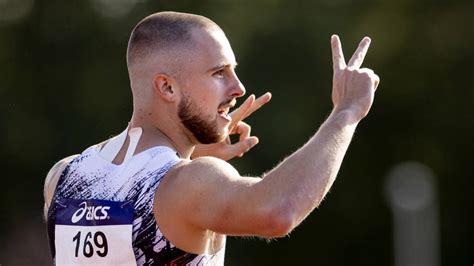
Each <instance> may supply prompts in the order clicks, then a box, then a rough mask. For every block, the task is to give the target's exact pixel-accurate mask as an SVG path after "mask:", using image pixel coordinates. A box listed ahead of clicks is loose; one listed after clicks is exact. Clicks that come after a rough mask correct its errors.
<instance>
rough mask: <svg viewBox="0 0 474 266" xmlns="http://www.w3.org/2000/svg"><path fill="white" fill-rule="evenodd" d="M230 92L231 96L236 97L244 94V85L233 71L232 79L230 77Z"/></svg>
mask: <svg viewBox="0 0 474 266" xmlns="http://www.w3.org/2000/svg"><path fill="white" fill-rule="evenodd" d="M230 93H231V95H232V97H235V98H238V97H242V96H244V95H245V87H244V84H242V82H240V80H239V78H238V77H237V74H235V72H234V73H233V79H232V85H231V90H230Z"/></svg>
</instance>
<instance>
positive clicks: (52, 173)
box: [43, 154, 79, 205]
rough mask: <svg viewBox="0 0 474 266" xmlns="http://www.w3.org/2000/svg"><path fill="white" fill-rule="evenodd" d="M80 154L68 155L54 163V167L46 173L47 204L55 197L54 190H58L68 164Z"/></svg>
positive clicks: (45, 191)
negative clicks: (60, 178)
mask: <svg viewBox="0 0 474 266" xmlns="http://www.w3.org/2000/svg"><path fill="white" fill-rule="evenodd" d="M77 156H79V154H75V155H71V156H69V157H66V158H64V159H62V160H60V161H58V162H57V163H55V164H54V165H53V167H52V168H51V169H50V170H49V172H48V174H47V175H46V179H45V181H44V191H43V193H44V200H45V203H46V204H47V205H49V203H50V202H51V200H52V198H53V194H54V191H55V190H56V185H57V183H58V180H59V177H61V174H62V173H63V171H64V169H65V168H66V166H67V165H68V164H69V163H70V162H71V161H72V160H74V159H75V158H76V157H77Z"/></svg>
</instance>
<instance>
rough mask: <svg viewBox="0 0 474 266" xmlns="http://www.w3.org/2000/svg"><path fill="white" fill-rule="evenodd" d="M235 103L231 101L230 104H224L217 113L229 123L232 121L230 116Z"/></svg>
mask: <svg viewBox="0 0 474 266" xmlns="http://www.w3.org/2000/svg"><path fill="white" fill-rule="evenodd" d="M234 105H235V102H234V101H231V102H230V103H229V104H224V105H221V106H220V107H219V109H218V110H217V113H218V114H219V116H220V117H222V118H224V119H225V120H227V121H229V122H230V121H231V117H230V116H229V110H230V108H232V107H234Z"/></svg>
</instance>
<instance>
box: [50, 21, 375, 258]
mask: <svg viewBox="0 0 474 266" xmlns="http://www.w3.org/2000/svg"><path fill="white" fill-rule="evenodd" d="M369 43H370V39H369V38H367V37H366V38H364V39H363V40H362V41H361V43H360V45H359V47H358V48H357V50H356V52H355V53H354V55H353V56H352V58H351V59H350V61H349V62H348V64H347V65H346V63H345V60H344V57H343V54H342V49H341V44H340V41H339V38H338V37H337V36H335V35H334V36H332V38H331V45H332V52H333V64H334V76H333V91H332V101H333V104H334V108H333V110H332V112H331V114H330V115H329V117H328V119H327V120H326V121H325V122H324V123H323V124H322V125H321V127H320V129H319V130H318V131H317V132H316V133H315V135H314V136H313V137H312V138H311V139H310V140H309V141H308V142H307V143H306V144H305V145H304V146H303V147H301V148H300V149H299V150H298V151H296V152H295V153H293V154H292V155H291V156H289V157H288V158H286V159H285V160H284V161H283V162H282V163H280V165H278V166H277V167H275V168H274V169H273V170H271V171H269V172H268V173H266V174H265V175H264V176H263V177H262V178H253V177H243V176H240V175H239V173H238V172H237V171H236V170H235V169H234V168H233V167H232V166H231V165H230V164H228V163H226V162H225V161H224V160H223V159H229V158H232V157H234V156H241V155H242V154H243V153H244V152H245V151H247V150H248V149H250V148H251V147H252V146H253V145H255V144H256V143H257V142H258V139H257V138H256V137H250V127H249V126H248V125H246V124H244V123H243V122H242V121H241V120H242V119H244V118H245V117H246V116H248V115H249V114H250V113H252V112H253V111H255V110H256V109H258V108H259V107H260V106H262V105H263V104H264V103H266V102H268V101H269V100H270V95H269V94H266V95H264V96H262V97H261V98H259V99H257V100H255V99H254V97H253V96H251V97H249V98H248V99H247V101H245V102H244V103H243V104H242V106H241V107H240V108H239V109H237V110H236V111H234V112H233V113H232V116H230V115H229V109H230V108H231V107H233V106H234V105H235V101H236V98H238V97H241V96H243V95H244V94H245V89H244V87H243V85H242V84H241V82H240V81H239V79H238V78H237V76H236V74H235V71H234V70H235V67H236V65H237V63H236V59H235V56H234V54H233V51H232V49H231V46H230V44H229V42H228V40H227V38H226V37H225V35H224V32H223V31H222V30H221V29H220V28H219V27H218V26H217V25H216V24H215V23H214V22H212V21H210V20H209V19H207V18H204V17H201V16H197V15H191V14H183V13H175V12H161V13H156V14H153V15H151V16H149V17H147V18H145V19H143V20H142V21H141V22H140V23H139V24H138V25H137V26H136V27H135V28H134V30H133V32H132V34H131V37H130V41H129V45H128V50H127V66H128V70H129V76H130V84H131V88H132V92H133V106H134V110H133V115H132V118H131V120H130V124H129V126H128V128H127V130H125V131H124V132H123V133H122V134H120V135H118V136H117V137H115V138H112V139H110V140H108V141H106V142H104V143H101V144H99V145H94V146H92V147H90V148H89V149H87V150H86V151H84V152H83V153H82V154H81V155H79V156H74V157H69V158H66V159H64V160H63V161H61V162H59V163H58V164H56V165H55V166H54V167H53V169H52V170H51V171H50V173H49V174H48V177H47V180H46V183H45V203H46V204H45V209H47V210H48V214H47V219H48V233H49V237H50V245H51V250H52V254H53V257H54V259H55V263H56V264H101V265H106V264H108V265H110V264H119V265H129V264H135V263H137V264H139V265H143V264H146V265H149V264H156V265H181V264H189V265H201V264H212V265H214V264H217V265H221V264H223V261H224V250H225V241H226V236H227V235H234V236H260V237H267V238H273V237H282V236H285V235H287V234H288V233H289V232H290V231H291V230H293V228H295V227H296V226H298V225H299V224H300V223H301V221H302V220H303V219H304V218H305V217H306V216H307V215H308V214H309V213H310V212H311V211H312V210H314V209H315V208H316V207H317V206H318V205H319V204H320V202H321V201H322V199H323V198H324V196H325V194H326V193H327V192H328V190H329V188H330V187H331V185H332V183H333V182H334V179H335V177H336V174H337V172H338V170H339V167H340V165H341V163H342V159H343V157H344V154H345V152H346V150H347V147H348V145H349V143H350V140H351V138H352V135H353V133H354V130H355V128H356V126H357V125H358V123H359V122H360V120H361V119H362V118H364V117H365V116H366V115H367V113H368V112H369V109H370V107H371V105H372V102H373V97H374V92H375V89H376V88H377V85H378V83H379V78H378V76H377V75H376V74H374V72H373V71H372V70H370V69H367V68H360V66H361V64H362V61H363V59H364V57H365V54H366V52H367V49H368V47H369ZM231 133H237V134H240V140H239V142H238V143H237V144H238V145H239V148H236V147H235V146H232V144H229V143H228V142H227V141H226V139H227V137H228V135H229V134H231ZM203 144H209V145H203ZM237 144H234V145H237ZM230 147H232V148H230ZM195 148H196V150H195ZM203 155H214V156H203ZM217 157H220V158H221V159H219V158H217Z"/></svg>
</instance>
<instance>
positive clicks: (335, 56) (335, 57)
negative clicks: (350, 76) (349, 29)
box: [331, 34, 346, 72]
mask: <svg viewBox="0 0 474 266" xmlns="http://www.w3.org/2000/svg"><path fill="white" fill-rule="evenodd" d="M331 50H332V65H333V69H334V72H336V71H337V70H342V69H344V68H346V60H345V59H344V54H343V53H342V45H341V41H340V40H339V36H337V35H335V34H334V35H332V36H331Z"/></svg>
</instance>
